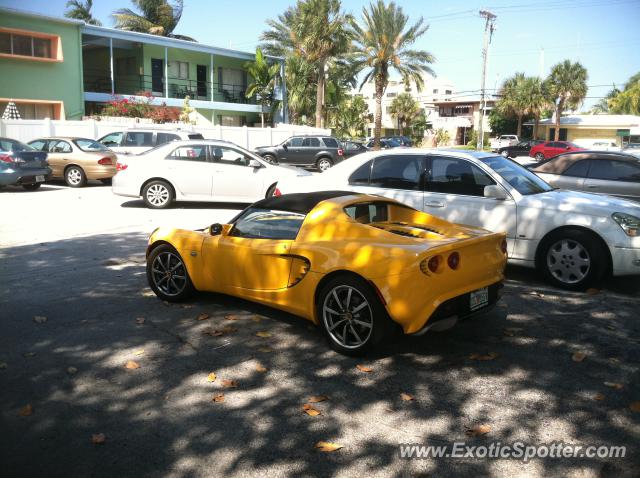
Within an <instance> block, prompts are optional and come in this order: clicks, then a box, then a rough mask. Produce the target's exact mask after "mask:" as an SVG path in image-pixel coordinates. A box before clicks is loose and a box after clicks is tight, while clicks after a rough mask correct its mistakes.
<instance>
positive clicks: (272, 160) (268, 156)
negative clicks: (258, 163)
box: [262, 154, 278, 164]
mask: <svg viewBox="0 0 640 478" xmlns="http://www.w3.org/2000/svg"><path fill="white" fill-rule="evenodd" d="M262 158H263V159H264V160H265V161H266V162H267V163H271V164H278V160H277V159H276V157H275V156H274V155H273V154H265V155H264V156H263V157H262Z"/></svg>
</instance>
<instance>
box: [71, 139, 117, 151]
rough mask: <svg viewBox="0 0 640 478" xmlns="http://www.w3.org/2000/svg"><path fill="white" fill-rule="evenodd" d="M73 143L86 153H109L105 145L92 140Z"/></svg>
mask: <svg viewBox="0 0 640 478" xmlns="http://www.w3.org/2000/svg"><path fill="white" fill-rule="evenodd" d="M73 142H74V143H75V145H76V146H77V147H78V148H80V149H81V150H82V151H86V152H87V153H91V152H93V151H109V150H108V149H107V147H106V146H105V145H104V144H102V143H98V142H97V141H94V140H92V139H76V140H74V141H73Z"/></svg>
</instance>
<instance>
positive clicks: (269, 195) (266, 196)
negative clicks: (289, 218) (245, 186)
mask: <svg viewBox="0 0 640 478" xmlns="http://www.w3.org/2000/svg"><path fill="white" fill-rule="evenodd" d="M276 186H277V183H276V184H272V185H271V186H270V187H269V189H267V194H266V195H265V196H264V197H265V198H270V197H271V196H273V192H274V191H275V190H276Z"/></svg>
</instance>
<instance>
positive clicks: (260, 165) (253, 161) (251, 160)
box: [247, 159, 264, 168]
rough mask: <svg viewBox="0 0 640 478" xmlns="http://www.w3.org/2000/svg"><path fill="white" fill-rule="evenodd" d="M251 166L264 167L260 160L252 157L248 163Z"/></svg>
mask: <svg viewBox="0 0 640 478" xmlns="http://www.w3.org/2000/svg"><path fill="white" fill-rule="evenodd" d="M247 166H249V167H250V168H262V167H264V166H262V163H261V162H260V161H258V160H257V159H250V160H249V164H248V165H247Z"/></svg>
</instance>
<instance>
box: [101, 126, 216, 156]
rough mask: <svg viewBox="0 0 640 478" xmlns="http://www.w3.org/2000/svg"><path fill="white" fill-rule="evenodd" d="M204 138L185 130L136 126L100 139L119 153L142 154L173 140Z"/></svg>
mask: <svg viewBox="0 0 640 478" xmlns="http://www.w3.org/2000/svg"><path fill="white" fill-rule="evenodd" d="M190 139H204V138H203V137H202V135H201V134H200V133H196V132H193V131H183V130H167V129H153V128H145V129H143V128H135V129H129V130H126V131H114V132H113V133H109V134H107V135H105V136H103V137H102V138H100V139H98V141H99V142H100V143H102V144H104V145H105V146H106V147H107V148H109V149H110V150H112V151H114V152H115V153H118V154H140V153H144V152H145V151H148V150H150V149H152V148H155V147H156V146H160V145H161V144H165V143H169V142H171V141H188V140H190Z"/></svg>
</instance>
